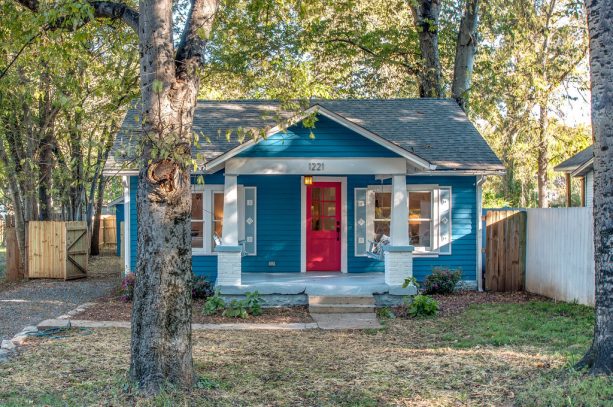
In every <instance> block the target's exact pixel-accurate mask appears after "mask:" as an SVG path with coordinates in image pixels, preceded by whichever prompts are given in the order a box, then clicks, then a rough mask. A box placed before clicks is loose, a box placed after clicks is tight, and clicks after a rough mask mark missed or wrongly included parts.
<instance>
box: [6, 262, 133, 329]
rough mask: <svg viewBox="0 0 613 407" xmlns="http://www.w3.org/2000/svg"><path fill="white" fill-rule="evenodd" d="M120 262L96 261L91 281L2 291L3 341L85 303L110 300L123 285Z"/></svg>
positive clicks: (39, 284) (39, 282)
mask: <svg viewBox="0 0 613 407" xmlns="http://www.w3.org/2000/svg"><path fill="white" fill-rule="evenodd" d="M120 270H121V265H120V260H119V258H118V257H115V256H100V257H98V258H95V257H94V258H92V259H91V260H90V266H89V277H88V278H84V279H80V280H72V281H61V280H29V281H26V282H23V283H20V284H12V285H8V286H6V287H4V288H0V338H1V339H9V338H11V337H12V336H13V335H15V334H16V333H17V332H19V331H21V330H22V329H23V327H24V326H26V325H36V324H37V323H39V322H41V321H43V320H45V319H49V318H54V317H57V316H59V315H62V314H64V313H66V312H68V311H70V310H72V309H74V308H76V307H77V305H79V304H82V303H84V302H91V301H94V300H96V299H98V298H100V297H103V296H108V295H109V294H111V293H112V292H113V291H114V290H115V289H117V288H118V287H119V284H120Z"/></svg>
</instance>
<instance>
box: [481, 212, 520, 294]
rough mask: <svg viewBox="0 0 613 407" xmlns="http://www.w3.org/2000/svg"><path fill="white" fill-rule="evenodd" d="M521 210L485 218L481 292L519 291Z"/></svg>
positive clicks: (491, 214) (494, 213)
mask: <svg viewBox="0 0 613 407" xmlns="http://www.w3.org/2000/svg"><path fill="white" fill-rule="evenodd" d="M526 219H527V215H526V212H525V211H488V212H487V214H486V215H485V232H486V234H485V236H486V242H485V261H486V263H485V289H486V290H488V291H522V290H524V288H525V281H526V278H525V276H526Z"/></svg>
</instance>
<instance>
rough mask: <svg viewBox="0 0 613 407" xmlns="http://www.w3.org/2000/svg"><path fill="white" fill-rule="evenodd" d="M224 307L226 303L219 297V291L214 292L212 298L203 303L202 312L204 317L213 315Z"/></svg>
mask: <svg viewBox="0 0 613 407" xmlns="http://www.w3.org/2000/svg"><path fill="white" fill-rule="evenodd" d="M225 307H226V302H225V301H224V300H223V298H221V296H220V295H219V291H217V290H216V291H215V293H214V294H213V296H211V297H209V298H208V299H207V300H206V302H205V303H204V307H203V308H202V312H203V313H204V315H215V314H217V313H218V312H220V311H221V310H223V309H224V308H225Z"/></svg>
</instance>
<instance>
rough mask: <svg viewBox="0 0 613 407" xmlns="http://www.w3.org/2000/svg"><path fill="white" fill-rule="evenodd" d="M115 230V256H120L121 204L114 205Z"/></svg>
mask: <svg viewBox="0 0 613 407" xmlns="http://www.w3.org/2000/svg"><path fill="white" fill-rule="evenodd" d="M115 222H116V223H115V230H116V231H117V233H115V234H116V235H117V239H116V240H117V256H118V257H120V256H121V222H123V204H122V203H120V204H117V205H115Z"/></svg>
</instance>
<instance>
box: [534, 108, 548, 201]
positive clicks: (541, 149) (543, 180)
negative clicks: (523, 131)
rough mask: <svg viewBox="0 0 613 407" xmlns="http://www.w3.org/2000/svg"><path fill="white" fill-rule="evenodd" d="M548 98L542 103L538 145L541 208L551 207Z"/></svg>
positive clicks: (538, 182) (538, 178)
mask: <svg viewBox="0 0 613 407" xmlns="http://www.w3.org/2000/svg"><path fill="white" fill-rule="evenodd" d="M547 105H548V100H545V101H543V102H542V103H541V104H540V113H539V129H538V133H539V138H538V146H537V160H536V161H537V177H536V178H537V184H538V205H539V208H548V207H549V195H548V191H549V187H548V184H549V176H548V174H547V170H548V168H549V132H548V131H547V127H548V119H549V117H548V112H547Z"/></svg>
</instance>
